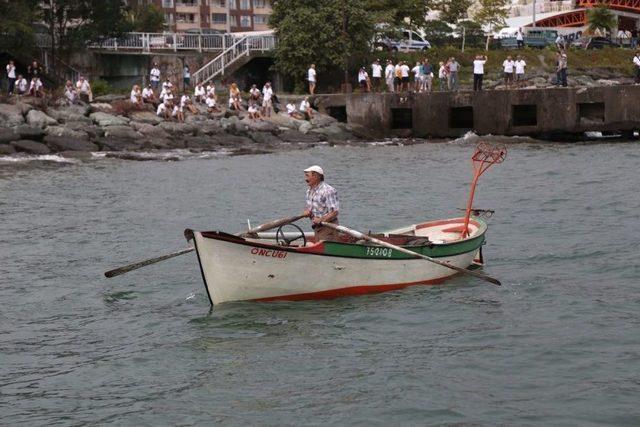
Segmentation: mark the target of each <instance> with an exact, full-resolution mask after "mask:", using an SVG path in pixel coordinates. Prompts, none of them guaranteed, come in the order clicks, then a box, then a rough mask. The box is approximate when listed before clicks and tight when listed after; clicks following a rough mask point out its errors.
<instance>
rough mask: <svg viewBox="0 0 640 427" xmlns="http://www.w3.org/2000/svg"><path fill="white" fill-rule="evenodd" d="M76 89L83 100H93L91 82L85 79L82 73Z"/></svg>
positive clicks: (86, 101) (87, 101)
mask: <svg viewBox="0 0 640 427" xmlns="http://www.w3.org/2000/svg"><path fill="white" fill-rule="evenodd" d="M76 90H77V91H78V95H79V96H80V100H81V101H82V102H85V103H89V102H91V101H92V98H93V95H92V93H91V85H90V84H89V80H87V79H85V78H84V76H82V75H81V76H80V78H79V79H78V81H77V82H76Z"/></svg>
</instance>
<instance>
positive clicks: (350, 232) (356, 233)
mask: <svg viewBox="0 0 640 427" xmlns="http://www.w3.org/2000/svg"><path fill="white" fill-rule="evenodd" d="M321 224H322V225H323V226H325V227H329V228H333V229H334V230H337V231H341V232H343V233H345V234H348V235H350V236H353V237H355V238H356V239H363V240H367V241H369V242H371V243H375V244H376V245H379V246H384V247H387V248H389V249H393V250H396V251H398V252H402V253H405V254H407V255H412V256H414V257H416V258H422V259H424V260H426V261H430V262H432V263H434V264H438V265H441V266H443V267H447V268H450V269H452V270H455V271H457V272H459V273H462V274H468V275H469V276H473V277H477V278H478V279H482V280H484V281H486V282H489V283H493V284H494V285H498V286H501V285H502V284H501V283H500V281H499V280H498V279H494V278H493V277H490V276H487V275H486V274H482V273H478V272H477V271H471V270H467V269H466V268H462V267H457V266H455V265H452V264H449V263H448V262H445V261H439V260H437V259H434V258H431V257H429V256H426V255H423V254H419V253H417V252H414V251H410V250H409V249H405V248H403V247H400V246H396V245H393V244H391V243H387V242H385V241H382V240H380V239H376V238H375V237H371V236H369V235H367V234H364V233H361V232H359V231H356V230H352V229H350V228H347V227H345V226H342V225H335V224H331V223H330V222H322V223H321Z"/></svg>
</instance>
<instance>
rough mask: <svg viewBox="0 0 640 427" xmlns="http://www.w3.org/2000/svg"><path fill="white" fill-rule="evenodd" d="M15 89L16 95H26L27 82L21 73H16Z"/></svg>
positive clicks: (27, 89)
mask: <svg viewBox="0 0 640 427" xmlns="http://www.w3.org/2000/svg"><path fill="white" fill-rule="evenodd" d="M15 91H16V94H18V95H26V94H27V92H28V91H29V82H28V81H27V79H25V78H24V77H23V76H22V74H18V78H17V80H16V88H15Z"/></svg>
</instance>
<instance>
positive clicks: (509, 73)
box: [502, 55, 515, 89]
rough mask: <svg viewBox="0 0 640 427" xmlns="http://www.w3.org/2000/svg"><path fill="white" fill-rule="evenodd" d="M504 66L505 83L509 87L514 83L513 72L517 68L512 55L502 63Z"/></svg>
mask: <svg viewBox="0 0 640 427" xmlns="http://www.w3.org/2000/svg"><path fill="white" fill-rule="evenodd" d="M502 67H503V69H504V85H505V87H506V88H507V89H509V88H510V87H511V85H513V72H514V68H515V63H514V62H513V58H511V55H509V56H507V59H505V60H504V62H503V63H502Z"/></svg>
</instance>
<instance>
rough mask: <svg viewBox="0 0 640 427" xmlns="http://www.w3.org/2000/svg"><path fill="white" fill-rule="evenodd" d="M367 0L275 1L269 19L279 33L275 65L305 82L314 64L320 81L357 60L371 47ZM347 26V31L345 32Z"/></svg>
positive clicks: (370, 16) (372, 24)
mask: <svg viewBox="0 0 640 427" xmlns="http://www.w3.org/2000/svg"><path fill="white" fill-rule="evenodd" d="M366 5H367V0H323V1H322V2H318V1H315V0H278V1H277V2H275V3H274V4H273V14H272V15H271V18H270V20H269V22H270V25H271V26H272V27H273V28H274V29H275V32H276V35H277V36H278V44H277V46H276V49H275V53H274V57H275V62H276V68H277V69H278V70H280V71H282V72H283V73H284V74H286V75H289V76H291V77H293V78H295V79H296V81H298V82H299V83H301V82H303V81H304V77H305V74H306V70H307V68H308V67H309V64H312V63H313V64H316V68H317V70H318V76H319V82H320V83H322V77H323V73H325V74H326V73H327V72H328V71H329V70H330V69H332V68H340V69H345V68H348V67H349V65H351V64H353V63H357V61H359V59H360V58H362V56H363V55H365V54H366V53H367V52H368V51H369V49H370V47H369V45H370V41H371V40H372V37H373V30H374V23H373V20H372V15H371V14H370V13H369V11H368V10H367V8H366ZM345 29H346V31H344V30H345Z"/></svg>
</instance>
